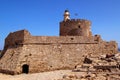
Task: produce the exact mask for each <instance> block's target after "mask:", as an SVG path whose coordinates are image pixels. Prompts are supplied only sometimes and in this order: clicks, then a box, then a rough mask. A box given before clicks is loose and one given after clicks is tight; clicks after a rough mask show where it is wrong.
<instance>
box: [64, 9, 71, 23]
mask: <svg viewBox="0 0 120 80" xmlns="http://www.w3.org/2000/svg"><path fill="white" fill-rule="evenodd" d="M67 20H70V13H69V11H68V10H65V12H64V21H67Z"/></svg>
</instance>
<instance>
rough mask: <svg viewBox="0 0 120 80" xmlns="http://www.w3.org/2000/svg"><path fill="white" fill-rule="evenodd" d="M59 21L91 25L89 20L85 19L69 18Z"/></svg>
mask: <svg viewBox="0 0 120 80" xmlns="http://www.w3.org/2000/svg"><path fill="white" fill-rule="evenodd" d="M60 23H82V24H88V25H91V22H90V21H89V20H85V19H70V20H67V21H62V22H60Z"/></svg>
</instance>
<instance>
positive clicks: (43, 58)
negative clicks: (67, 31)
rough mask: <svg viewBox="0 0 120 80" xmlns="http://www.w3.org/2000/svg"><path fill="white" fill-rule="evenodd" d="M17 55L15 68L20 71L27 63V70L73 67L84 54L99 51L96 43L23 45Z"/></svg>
mask: <svg viewBox="0 0 120 80" xmlns="http://www.w3.org/2000/svg"><path fill="white" fill-rule="evenodd" d="M22 52H23V53H21V55H20V56H19V61H18V62H19V64H18V65H17V70H18V71H20V72H21V70H22V66H23V65H24V64H28V65H29V71H30V73H32V72H41V71H50V70H56V69H73V68H74V67H75V65H78V64H82V60H83V58H84V57H85V56H88V55H91V54H96V53H98V52H99V47H98V44H50V45H47V44H46V45H31V44H27V45H24V46H23V51H22Z"/></svg>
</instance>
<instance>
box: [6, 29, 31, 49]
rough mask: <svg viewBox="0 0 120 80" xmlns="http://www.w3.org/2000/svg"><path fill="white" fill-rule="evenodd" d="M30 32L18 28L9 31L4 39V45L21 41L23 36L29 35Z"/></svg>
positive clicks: (11, 44)
mask: <svg viewBox="0 0 120 80" xmlns="http://www.w3.org/2000/svg"><path fill="white" fill-rule="evenodd" d="M29 36H30V33H29V32H28V31H27V30H20V31H16V32H12V33H10V34H9V35H8V36H7V38H6V39H5V47H8V46H13V45H17V44H19V43H23V41H24V37H29Z"/></svg>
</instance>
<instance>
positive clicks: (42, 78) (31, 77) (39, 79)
mask: <svg viewBox="0 0 120 80" xmlns="http://www.w3.org/2000/svg"><path fill="white" fill-rule="evenodd" d="M69 73H71V70H58V71H51V72H43V73H34V74H20V75H6V74H2V73H0V80H56V79H61V78H62V77H63V75H65V74H69Z"/></svg>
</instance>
